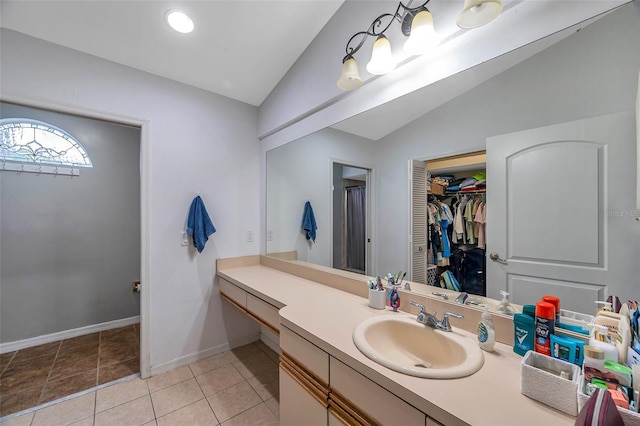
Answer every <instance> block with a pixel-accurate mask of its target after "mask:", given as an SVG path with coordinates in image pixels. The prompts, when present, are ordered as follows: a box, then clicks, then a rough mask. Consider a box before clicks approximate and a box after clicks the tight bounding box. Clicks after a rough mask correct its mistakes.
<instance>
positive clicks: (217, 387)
mask: <svg viewBox="0 0 640 426" xmlns="http://www.w3.org/2000/svg"><path fill="white" fill-rule="evenodd" d="M278 418H279V385H278V355H277V354H276V353H275V352H273V351H272V350H271V349H269V348H268V347H267V346H266V345H265V344H264V343H262V342H260V341H258V342H255V343H251V344H249V345H246V346H242V347H240V348H237V349H233V350H230V351H227V352H224V353H221V354H218V355H214V356H212V357H209V358H205V359H202V360H200V361H197V362H195V363H193V364H190V365H187V366H183V367H179V368H176V369H174V370H171V371H168V372H166V373H163V374H160V375H157V376H154V377H151V378H149V379H146V380H142V379H140V378H135V379H130V380H126V381H123V382H120V383H117V384H114V385H111V386H108V387H105V388H102V389H98V390H97V391H93V392H90V393H87V394H84V395H81V396H77V397H74V398H72V399H69V400H66V401H64V402H60V403H57V404H54V405H51V406H49V407H46V408H41V409H38V410H37V411H35V412H31V413H28V414H23V415H21V416H19V417H13V418H11V419H9V420H7V421H6V423H2V426H23V425H24V426H27V425H31V426H38V425H68V424H73V425H76V426H84V425H87V426H89V425H90V426H101V425H123V426H124V425H126V426H129V425H132V426H135V425H144V426H151V425H155V426H165V425H170V426H174V425H175V426H177V425H219V424H220V425H223V426H244V425H246V426H249V425H252V426H253V425H261V426H262V425H265V426H269V425H274V426H276V425H278V424H279V420H278Z"/></svg>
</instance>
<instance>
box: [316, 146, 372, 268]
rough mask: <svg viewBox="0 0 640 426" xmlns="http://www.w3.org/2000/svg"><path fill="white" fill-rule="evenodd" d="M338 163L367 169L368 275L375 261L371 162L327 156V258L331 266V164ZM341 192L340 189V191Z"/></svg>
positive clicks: (366, 260)
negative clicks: (328, 234)
mask: <svg viewBox="0 0 640 426" xmlns="http://www.w3.org/2000/svg"><path fill="white" fill-rule="evenodd" d="M334 164H339V165H341V166H346V167H354V168H358V169H364V170H366V171H367V178H366V187H367V191H366V194H367V217H366V225H365V232H366V234H367V242H366V244H365V262H364V264H365V272H364V273H365V275H370V274H371V271H372V270H375V262H374V261H373V253H374V244H375V235H373V234H374V228H375V227H374V226H373V223H374V220H375V196H374V193H375V191H374V190H373V182H374V179H375V170H374V167H373V166H372V165H371V164H365V163H358V162H354V161H349V160H342V159H338V158H333V157H331V158H329V185H328V187H329V227H330V229H331V232H330V235H331V238H330V241H329V260H330V262H331V265H330V266H331V267H333V226H334V223H333V191H334V188H333V177H334V176H333V166H334ZM341 192H342V191H341Z"/></svg>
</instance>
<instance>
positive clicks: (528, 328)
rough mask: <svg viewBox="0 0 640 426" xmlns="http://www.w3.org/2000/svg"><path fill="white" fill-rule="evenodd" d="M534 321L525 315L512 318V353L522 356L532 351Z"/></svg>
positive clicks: (516, 315)
mask: <svg viewBox="0 0 640 426" xmlns="http://www.w3.org/2000/svg"><path fill="white" fill-rule="evenodd" d="M534 324H535V320H534V319H533V317H530V316H529V315H527V314H515V315H514V316H513V333H514V335H513V351H514V352H515V353H517V354H519V355H522V356H524V354H526V353H527V351H532V350H534V344H535V326H534Z"/></svg>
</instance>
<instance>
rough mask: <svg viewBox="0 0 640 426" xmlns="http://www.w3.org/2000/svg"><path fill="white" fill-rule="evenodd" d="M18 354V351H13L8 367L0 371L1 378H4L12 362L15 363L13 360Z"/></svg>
mask: <svg viewBox="0 0 640 426" xmlns="http://www.w3.org/2000/svg"><path fill="white" fill-rule="evenodd" d="M17 353H18V351H13V355H11V358H10V359H9V361H8V362H7V365H5V366H4V368H3V369H2V371H0V377H2V375H3V374H4V372H5V371H6V370H7V368H9V364H11V361H13V359H14V358H15V357H16V354H17Z"/></svg>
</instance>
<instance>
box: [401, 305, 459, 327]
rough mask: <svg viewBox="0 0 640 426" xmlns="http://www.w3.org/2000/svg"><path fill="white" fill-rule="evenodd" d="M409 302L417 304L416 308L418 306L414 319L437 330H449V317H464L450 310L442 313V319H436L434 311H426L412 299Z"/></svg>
mask: <svg viewBox="0 0 640 426" xmlns="http://www.w3.org/2000/svg"><path fill="white" fill-rule="evenodd" d="M409 303H410V304H411V305H413V306H417V307H418V308H420V312H419V313H418V316H417V317H416V321H418V322H419V323H420V324H424V325H426V326H429V327H431V328H435V329H438V330H442V331H451V324H449V317H453V318H457V319H463V318H464V317H463V316H462V315H458V314H454V313H452V312H445V313H444V314H443V315H442V320H438V318H437V317H436V312H434V313H433V314H430V313H429V312H427V311H426V308H425V307H424V305H423V304H422V303H417V302H414V301H413V300H412V301H410V302H409Z"/></svg>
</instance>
